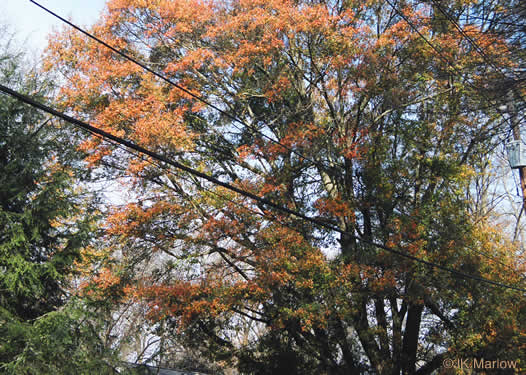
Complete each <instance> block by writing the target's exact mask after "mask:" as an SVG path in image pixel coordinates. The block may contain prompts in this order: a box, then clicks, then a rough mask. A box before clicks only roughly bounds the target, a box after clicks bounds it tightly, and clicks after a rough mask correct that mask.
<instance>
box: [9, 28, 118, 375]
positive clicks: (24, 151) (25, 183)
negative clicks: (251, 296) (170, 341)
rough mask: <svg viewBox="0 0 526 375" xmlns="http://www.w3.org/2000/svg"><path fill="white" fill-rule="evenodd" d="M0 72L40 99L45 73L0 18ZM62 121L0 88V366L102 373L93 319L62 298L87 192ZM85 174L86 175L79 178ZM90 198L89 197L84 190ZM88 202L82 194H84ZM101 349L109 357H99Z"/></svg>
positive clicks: (88, 222) (81, 242)
mask: <svg viewBox="0 0 526 375" xmlns="http://www.w3.org/2000/svg"><path fill="white" fill-rule="evenodd" d="M0 45H1V52H0V82H2V84H5V85H8V86H10V87H12V88H14V89H16V90H19V91H21V92H24V93H27V94H31V95H32V96H34V97H35V98H38V99H39V100H45V99H46V98H47V97H48V96H49V95H50V94H51V92H52V86H51V83H50V80H49V79H48V78H47V77H46V76H45V75H42V74H37V70H36V69H35V68H34V67H32V66H31V64H32V63H31V62H30V61H29V59H27V58H26V57H25V55H24V53H23V52H21V51H17V50H16V47H15V45H16V42H15V41H14V39H10V38H9V31H8V28H7V27H3V28H2V40H1V41H0ZM72 136H74V133H73V132H72V130H71V129H70V128H68V127H67V126H64V125H63V124H59V123H57V122H56V121H53V120H52V119H48V118H46V117H45V116H44V115H43V114H42V113H41V112H39V111H37V110H35V109H31V108H30V107H28V106H26V105H24V104H22V103H20V102H18V101H16V100H14V99H11V98H9V97H7V96H5V95H0V228H1V229H0V270H1V272H0V371H1V372H2V373H6V374H50V373H53V374H71V373H77V374H84V373H86V374H88V373H95V372H96V373H105V372H104V371H106V370H107V369H108V368H109V367H108V365H107V364H106V363H105V362H104V360H103V359H105V356H106V354H107V353H106V351H105V350H106V349H107V348H105V347H104V346H103V345H101V343H100V340H99V336H98V335H99V332H98V328H96V324H95V323H96V320H95V319H93V316H89V314H88V313H87V312H85V311H84V308H85V306H84V305H83V304H82V303H81V302H79V301H78V300H75V299H74V298H72V296H73V295H74V294H75V292H74V291H72V289H71V284H70V282H71V280H72V277H74V276H75V275H78V271H77V263H76V262H79V261H80V260H81V253H82V251H83V248H84V246H86V245H87V244H88V243H89V242H90V240H91V237H92V236H93V234H94V233H95V232H94V229H95V216H94V215H93V212H92V208H93V207H94V204H95V203H96V195H95V194H91V193H88V192H87V191H86V190H85V189H84V188H83V185H82V182H81V180H83V179H84V178H85V177H87V176H88V175H89V174H90V173H91V172H90V171H86V169H85V165H84V163H83V162H82V158H83V156H84V155H83V154H82V153H80V152H78V150H76V149H75V141H74V139H75V138H71V137H72ZM84 181H86V180H84ZM88 199H90V200H88ZM89 202H90V203H89ZM108 358H109V357H108Z"/></svg>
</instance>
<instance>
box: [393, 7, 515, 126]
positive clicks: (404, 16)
mask: <svg viewBox="0 0 526 375" xmlns="http://www.w3.org/2000/svg"><path fill="white" fill-rule="evenodd" d="M385 1H386V3H387V4H389V6H390V7H391V8H392V9H393V10H394V11H395V13H397V14H398V15H399V16H400V17H402V19H403V20H404V21H405V22H406V23H407V24H408V25H409V26H410V27H411V28H412V29H413V30H414V31H415V32H416V33H417V34H418V36H419V37H420V38H421V39H422V40H423V41H424V42H425V43H426V44H427V45H429V46H430V47H431V48H432V49H433V50H434V51H435V52H436V53H437V55H438V57H439V58H440V59H441V60H442V61H444V62H445V63H446V64H447V65H449V67H451V68H452V69H453V70H454V71H455V72H456V73H457V74H459V76H462V72H461V71H460V70H459V69H458V68H457V67H456V66H455V65H454V64H453V63H452V62H451V61H449V59H448V58H447V57H445V56H444V54H443V53H442V51H440V50H439V49H438V47H437V46H435V45H434V44H433V43H431V42H430V41H429V39H427V38H426V37H425V36H424V34H422V32H421V31H420V30H419V29H418V28H417V27H416V26H415V25H414V24H413V23H412V22H411V21H410V20H409V18H408V17H407V16H406V15H405V14H404V13H403V12H401V11H400V10H399V9H398V8H397V7H396V6H395V5H394V4H393V2H392V1H391V0H385ZM465 82H466V83H467V84H468V85H469V86H471V87H472V88H473V89H475V90H479V88H478V87H476V86H475V85H474V84H473V83H471V82H470V81H469V80H466V81H465ZM481 95H482V96H483V97H484V98H485V99H486V100H488V101H491V100H490V99H489V98H488V97H486V96H485V95H484V94H483V93H482V92H481ZM497 105H498V104H497ZM497 105H496V110H497V112H498V113H499V115H500V116H501V117H502V118H505V117H504V115H503V114H502V112H501V111H500V110H499V108H498V107H497ZM510 123H511V121H510ZM511 125H512V126H513V124H511Z"/></svg>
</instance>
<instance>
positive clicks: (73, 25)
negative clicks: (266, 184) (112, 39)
mask: <svg viewBox="0 0 526 375" xmlns="http://www.w3.org/2000/svg"><path fill="white" fill-rule="evenodd" d="M30 1H31V2H32V3H33V4H35V5H36V6H38V7H39V8H41V9H43V10H44V11H46V12H47V13H49V14H51V15H52V16H53V17H56V18H58V19H59V20H61V21H62V22H64V23H66V24H68V25H69V26H71V27H73V28H74V29H75V30H77V31H79V32H81V33H82V34H84V35H86V36H87V37H89V38H91V39H93V40H94V41H96V42H97V43H99V44H102V45H103V46H104V47H106V48H108V49H110V50H111V51H113V52H115V53H116V54H118V55H119V56H121V57H123V58H125V59H126V60H128V61H130V62H132V63H134V64H136V65H138V66H140V67H141V68H143V69H144V70H146V71H147V72H149V73H151V74H153V75H154V76H156V77H157V78H160V79H161V80H163V81H165V82H166V83H168V84H170V85H172V86H174V87H176V88H177V89H179V90H181V91H183V92H184V93H185V94H187V95H189V96H191V97H192V98H194V99H196V100H198V101H200V102H201V103H203V104H205V105H207V106H208V107H210V108H212V109H214V110H216V111H217V112H219V113H221V114H222V115H224V116H226V117H228V118H229V119H231V120H232V121H234V122H238V123H239V124H241V125H243V126H245V127H246V128H248V129H251V130H253V131H254V132H256V133H258V134H260V135H261V136H262V137H263V138H266V139H268V140H269V141H270V142H272V143H274V144H276V145H278V146H281V147H282V148H283V149H284V150H287V151H290V152H293V153H295V154H296V155H298V156H299V157H301V158H303V159H305V160H308V161H309V162H311V163H313V164H314V165H316V166H317V167H319V168H321V169H323V170H325V171H329V170H331V169H332V167H330V166H329V167H327V166H325V165H323V164H322V163H320V162H317V161H316V160H313V159H312V158H309V157H307V156H305V155H303V154H302V153H300V152H298V151H296V150H294V149H292V148H290V147H288V146H286V145H284V144H283V143H281V142H279V141H276V140H275V139H273V138H272V137H270V136H268V135H266V134H264V133H262V132H261V131H259V130H257V129H255V128H254V127H253V126H251V125H249V124H247V123H246V122H245V121H243V120H242V119H240V118H239V116H238V115H237V114H236V113H234V114H232V113H229V112H227V111H225V110H223V109H221V108H219V107H218V106H216V105H215V104H213V103H212V102H210V101H209V100H207V99H204V98H203V97H202V96H200V95H197V94H195V93H193V92H192V91H190V90H188V89H186V88H185V87H183V86H181V85H179V84H178V83H176V82H174V81H172V80H171V79H169V78H168V77H166V76H165V75H164V74H161V73H159V72H157V71H155V70H153V69H151V68H150V67H148V66H147V65H146V64H143V63H141V62H140V61H138V60H136V59H134V58H133V57H131V56H129V55H128V54H126V53H124V52H122V51H119V50H118V49H116V48H115V47H113V46H111V45H110V44H108V43H106V42H104V41H103V40H101V39H100V38H97V37H96V36H95V35H93V34H91V33H89V32H88V31H86V30H84V29H82V28H81V27H79V26H77V25H75V24H74V23H72V22H70V21H68V20H66V19H65V18H63V17H61V16H59V15H58V14H57V13H55V12H53V11H52V10H50V9H48V8H46V7H44V6H43V5H41V4H39V3H37V2H36V1H34V0H30ZM234 126H235V125H234ZM235 127H236V126H235ZM236 128H237V129H238V130H241V129H240V128H239V127H236Z"/></svg>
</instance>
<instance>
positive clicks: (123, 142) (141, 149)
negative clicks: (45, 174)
mask: <svg viewBox="0 0 526 375" xmlns="http://www.w3.org/2000/svg"><path fill="white" fill-rule="evenodd" d="M0 91H2V92H4V93H6V94H8V95H10V96H12V97H14V98H16V99H18V100H20V101H22V102H24V103H26V104H29V105H30V106H32V107H35V108H38V109H40V110H42V111H44V112H47V113H49V114H51V115H53V116H56V117H59V118H61V119H63V120H64V121H66V122H69V123H71V124H73V125H76V126H78V127H80V128H82V129H85V130H87V131H89V132H92V133H94V134H97V135H99V136H102V137H104V138H107V139H110V140H112V141H114V142H117V143H118V144H120V145H123V146H125V147H127V148H129V149H132V150H134V151H137V152H139V153H141V154H145V155H148V156H150V157H151V158H153V159H155V160H158V161H160V162H163V163H166V164H168V165H171V166H173V167H175V168H177V169H180V170H182V171H184V172H187V173H190V174H191V175H193V176H196V177H199V178H202V179H204V180H207V181H209V182H211V183H213V184H215V185H219V186H222V187H224V188H226V189H228V190H231V191H233V192H235V193H238V194H240V195H242V196H245V197H247V198H250V199H252V200H254V201H256V202H258V203H260V204H263V205H266V206H269V207H272V208H274V209H277V210H279V211H281V212H284V213H286V214H289V215H293V216H295V217H298V218H300V219H303V220H306V221H309V222H311V223H313V224H315V225H317V226H319V227H323V228H325V229H329V230H331V231H334V232H338V233H340V234H342V235H344V236H347V237H349V238H353V239H355V240H357V241H360V242H361V243H363V244H366V245H369V246H372V247H376V248H378V249H381V250H385V251H387V252H389V253H392V254H395V255H398V256H400V257H403V258H406V259H409V260H412V261H414V262H418V263H421V264H423V265H426V266H428V267H430V268H434V269H439V270H442V271H446V272H448V273H450V274H452V275H453V276H455V277H458V278H462V279H471V280H474V281H478V282H482V283H486V284H490V285H493V286H497V287H500V288H505V289H510V290H516V291H520V292H526V289H524V288H520V287H517V286H513V285H508V284H503V283H500V282H497V281H492V280H489V279H486V278H484V277H480V276H474V275H469V274H466V273H463V272H460V271H458V270H456V269H453V268H449V267H446V266H443V265H440V264H436V263H433V262H430V261H427V260H424V259H421V258H418V257H416V256H414V255H411V254H407V253H404V252H402V251H398V250H395V249H393V248H390V247H388V246H385V245H382V244H378V243H375V242H372V241H368V240H365V239H363V238H361V237H358V236H356V235H354V234H351V233H349V232H347V231H344V230H342V229H340V228H337V227H335V226H332V225H330V224H327V223H326V222H323V221H320V220H318V219H316V218H312V217H309V216H306V215H304V214H302V213H300V212H297V211H295V210H291V209H289V208H287V207H284V206H281V205H279V204H276V203H274V202H272V201H270V200H268V199H266V198H262V197H260V196H258V195H256V194H253V193H250V192H248V191H246V190H243V189H241V188H238V187H236V186H234V185H232V184H229V183H227V182H223V181H220V180H218V179H217V178H215V177H212V176H210V175H208V174H206V173H203V172H199V171H197V170H195V169H193V168H191V167H188V166H186V165H184V164H182V163H180V162H177V161H175V160H171V159H169V158H167V157H165V156H163V155H161V154H158V153H156V152H154V151H150V150H148V149H146V148H144V147H142V146H139V145H137V144H135V143H134V142H131V141H128V140H126V139H123V138H121V137H117V136H115V135H113V134H111V133H108V132H106V131H104V130H101V129H99V128H96V127H94V126H92V125H89V124H88V123H86V122H83V121H80V120H78V119H75V118H73V117H71V116H68V115H66V114H64V113H62V112H59V111H57V110H55V109H53V108H51V107H49V106H47V105H44V104H42V103H40V102H37V101H35V100H34V99H32V98H30V97H28V96H26V95H23V94H21V93H18V92H16V91H14V90H11V89H10V88H8V87H6V86H4V85H1V84H0Z"/></svg>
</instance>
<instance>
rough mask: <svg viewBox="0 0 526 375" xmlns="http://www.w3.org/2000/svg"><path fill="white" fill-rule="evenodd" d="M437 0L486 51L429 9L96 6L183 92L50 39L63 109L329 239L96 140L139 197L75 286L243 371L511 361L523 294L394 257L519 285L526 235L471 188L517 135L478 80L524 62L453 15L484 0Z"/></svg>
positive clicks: (96, 151) (138, 0) (334, 4)
mask: <svg viewBox="0 0 526 375" xmlns="http://www.w3.org/2000/svg"><path fill="white" fill-rule="evenodd" d="M441 3H442V4H443V5H444V6H447V10H448V11H449V12H451V13H450V14H452V15H454V16H455V17H456V19H457V21H459V22H461V25H462V26H463V28H464V29H463V30H465V32H466V33H468V34H469V35H472V36H476V43H477V45H478V46H479V47H480V48H482V49H483V50H484V54H481V53H480V52H479V51H478V50H477V48H475V47H474V45H473V44H472V43H470V42H469V41H468V40H467V39H466V36H465V35H464V33H462V32H461V31H459V30H458V29H457V28H455V26H454V23H452V22H451V20H450V19H447V18H444V16H443V13H439V11H438V10H437V8H436V6H433V2H431V3H429V4H428V3H425V2H409V1H408V2H398V3H394V2H393V3H391V2H384V1H366V2H362V1H343V0H341V1H340V0H334V1H306V0H305V1H303V0H295V1H292V0H279V1H278V0H270V1H269V0H265V1H262V0H237V1H212V0H210V1H199V0H177V1H166V0H157V1H142V0H112V1H109V2H108V3H107V10H106V12H105V14H104V15H103V16H102V17H101V19H100V21H99V22H98V23H97V24H96V25H95V26H94V27H93V28H92V30H91V31H92V32H93V33H94V34H95V35H96V36H97V37H98V38H101V39H102V40H104V41H105V42H107V43H109V44H110V45H112V46H114V47H115V48H117V49H118V50H119V51H122V52H123V53H125V54H127V55H129V56H132V57H133V58H134V59H136V60H139V61H141V62H143V63H145V64H147V65H148V66H149V67H151V68H152V69H154V70H156V71H158V72H161V73H162V74H164V75H165V76H166V77H167V78H169V79H170V80H171V81H172V83H175V84H176V85H174V84H170V83H168V82H166V81H163V80H160V79H159V78H158V77H155V76H153V75H151V74H149V73H147V72H145V71H144V70H143V69H142V68H140V67H139V66H137V65H136V64H134V63H133V62H131V61H129V60H127V59H125V58H124V57H123V56H119V55H116V54H115V53H113V52H111V51H110V50H108V49H105V48H102V47H101V45H100V44H99V43H97V42H96V41H94V40H93V39H90V38H87V37H85V36H83V35H81V34H78V33H77V32H75V31H68V30H65V31H63V32H61V33H58V34H56V35H55V37H54V38H53V39H52V40H51V42H50V48H49V51H48V55H47V64H48V68H49V69H55V70H56V71H57V72H60V73H61V74H63V76H64V77H65V82H66V84H65V85H64V86H63V87H62V89H61V92H60V101H61V104H62V105H63V106H64V108H68V109H69V110H70V111H73V112H74V113H76V114H77V115H78V116H82V117H83V118H88V119H89V120H90V121H91V123H93V124H94V125H97V126H98V127H100V128H102V129H104V130H106V131H109V132H111V133H113V134H115V135H118V136H122V137H125V138H127V139H130V140H133V141H134V142H136V143H138V144H140V145H142V146H144V147H147V148H149V149H151V150H153V151H156V152H159V153H161V154H163V155H165V156H167V157H169V158H171V159H173V160H176V161H178V162H180V163H183V164H185V165H188V166H190V167H192V168H195V169H198V170H199V171H202V172H206V173H208V174H210V175H213V176H214V177H216V178H218V179H221V180H222V181H225V182H228V183H231V184H233V185H235V186H237V187H240V188H242V189H244V190H246V191H249V192H251V193H253V194H257V195H258V196H262V197H265V198H266V199H269V200H272V201H273V202H275V203H277V204H280V205H282V206H284V207H287V208H289V209H291V210H294V211H296V212H299V213H301V214H302V215H305V216H310V217H313V218H316V220H317V221H323V222H324V223H327V224H328V225H331V226H335V227H337V228H339V230H340V233H335V232H334V231H331V230H329V229H327V228H326V227H320V226H317V225H315V224H314V223H313V222H309V221H306V220H301V219H299V218H298V217H293V216H288V215H286V214H284V213H283V212H279V211H276V210H273V209H271V208H270V207H266V206H265V205H263V204H261V203H257V202H253V201H251V200H250V199H248V198H246V197H244V196H241V195H239V194H236V193H233V192H231V191H228V190H227V189H225V188H223V187H218V186H214V185H213V184H211V183H209V182H207V181H203V180H201V179H199V178H197V177H195V176H192V175H189V174H188V173H185V172H181V171H176V170H170V169H169V168H167V167H166V166H164V165H162V164H160V163H158V162H156V161H155V160H152V159H149V158H147V157H139V156H137V155H130V154H128V153H124V152H123V151H122V150H121V149H119V148H115V147H112V146H110V145H108V144H104V143H101V141H100V139H98V138H92V139H89V140H86V141H85V142H84V143H83V144H82V149H83V150H84V151H85V152H87V153H89V157H88V159H87V160H88V161H89V162H90V163H91V164H92V165H93V166H104V167H107V168H108V169H107V170H108V173H109V174H111V175H112V176H113V177H131V179H130V180H129V181H130V182H129V185H128V188H129V189H130V190H131V191H133V194H132V197H131V198H130V202H129V203H128V204H126V205H123V206H116V207H114V208H113V209H112V212H111V215H110V216H109V217H108V218H107V221H106V223H105V229H106V235H107V237H106V240H107V241H108V244H111V246H109V245H108V248H107V249H108V250H107V251H108V254H111V255H112V258H111V260H110V261H109V262H108V263H107V264H106V265H104V264H99V267H98V268H97V269H96V274H95V276H94V277H93V278H92V279H91V280H90V282H88V283H86V284H85V290H86V293H87V294H88V295H90V296H91V297H93V298H101V299H106V300H108V299H110V300H111V301H115V302H116V303H129V302H130V301H133V302H134V303H136V304H140V305H142V306H144V307H145V308H146V309H147V317H148V319H149V320H150V322H151V323H150V324H151V325H152V326H156V327H163V330H165V332H166V331H168V332H171V333H172V334H173V336H174V337H177V340H178V341H179V343H182V344H183V345H184V346H185V347H187V348H195V349H196V350H199V351H200V352H201V353H203V355H206V358H208V359H209V360H210V361H215V362H216V363H222V364H224V365H225V366H233V367H237V368H238V370H239V371H241V372H246V373H258V374H264V373H278V372H285V371H287V372H288V373H301V374H308V373H313V374H314V373H331V374H332V373H334V374H336V373H342V374H344V373H364V374H365V373H378V374H400V373H403V374H428V373H431V372H433V371H435V370H437V369H439V368H440V367H441V366H442V361H443V360H444V359H446V358H484V359H486V360H496V359H499V360H522V361H524V359H525V358H524V353H526V350H525V349H526V342H525V340H524V337H525V327H524V323H525V322H526V320H525V319H524V313H525V300H524V295H522V294H521V293H518V292H516V291H512V290H505V289H498V288H495V287H492V286H490V285H488V284H485V283H483V282H481V281H479V280H475V279H468V278H463V277H459V275H458V274H452V273H448V272H446V271H444V269H438V268H431V267H428V266H427V265H425V264H423V263H418V262H415V261H413V260H410V259H408V258H404V257H400V256H399V255H397V254H395V253H393V252H389V251H386V249H393V250H396V251H397V252H402V253H404V254H408V255H410V256H413V257H417V258H419V259H421V260H424V261H426V262H430V263H434V264H438V265H440V266H442V267H445V268H449V269H454V270H458V271H461V272H463V273H465V274H469V275H472V276H474V277H482V278H487V279H490V280H493V281H497V282H501V283H506V284H509V285H513V286H517V287H522V288H524V286H525V283H524V280H523V274H524V269H523V268H524V266H521V264H523V263H522V262H521V259H520V256H519V255H520V254H519V252H518V250H519V249H518V248H517V244H515V243H512V242H511V241H507V238H506V236H505V235H503V233H501V230H500V229H499V228H498V227H495V226H494V225H493V224H492V222H491V218H490V217H488V216H487V215H477V214H476V211H474V210H472V207H473V205H474V204H476V203H477V202H474V201H473V200H472V199H471V198H472V197H473V196H472V195H470V194H469V193H470V191H471V189H472V183H473V182H474V181H475V180H476V178H477V176H479V175H481V174H484V173H486V169H485V166H486V165H487V161H488V158H489V155H488V152H487V151H488V150H490V149H492V148H494V147H495V145H496V142H497V141H498V138H497V137H496V136H497V135H498V134H499V133H500V132H502V131H503V130H505V129H506V127H509V124H508V123H507V121H506V119H505V118H504V119H503V118H502V116H500V115H499V113H498V111H497V107H498V105H499V103H498V102H495V101H494V97H495V96H491V95H489V94H488V85H487V77H490V76H491V77H499V74H505V73H506V72H510V71H513V70H514V69H515V67H516V64H517V61H516V60H514V59H512V58H510V55H509V54H508V53H507V49H508V47H509V46H508V44H507V43H509V40H508V39H507V38H506V37H503V36H502V35H501V34H499V33H498V32H493V31H494V29H493V28H491V27H485V26H486V24H484V23H483V22H482V21H480V22H479V21H472V20H470V19H469V18H466V19H463V18H462V17H463V15H465V14H467V13H469V12H472V13H469V14H481V12H483V11H484V9H485V8H484V7H482V9H483V10H480V9H481V8H480V7H481V5H482V3H481V2H476V1H474V2H451V4H449V2H441ZM494 11H498V9H495V10H494ZM477 12H478V13H477ZM440 14H442V16H440ZM479 18H480V17H479ZM477 19H478V18H477ZM494 66H498V67H499V70H500V71H501V73H499V72H497V71H496V70H495V68H494ZM502 72H504V73H502ZM177 86H179V87H177ZM181 87H182V88H184V89H185V91H182V90H181V89H180V88H181ZM519 90H521V89H520V86H519ZM522 94H524V89H522ZM196 97H199V98H202V99H204V100H205V101H206V103H205V102H203V101H201V100H198V99H197V98H196ZM207 103H208V104H213V105H214V106H215V108H212V107H211V106H210V105H208V104H207ZM217 109H220V110H221V111H220V112H219V111H217ZM375 243H376V244H379V245H381V246H374V244H375ZM520 363H522V362H520Z"/></svg>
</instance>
